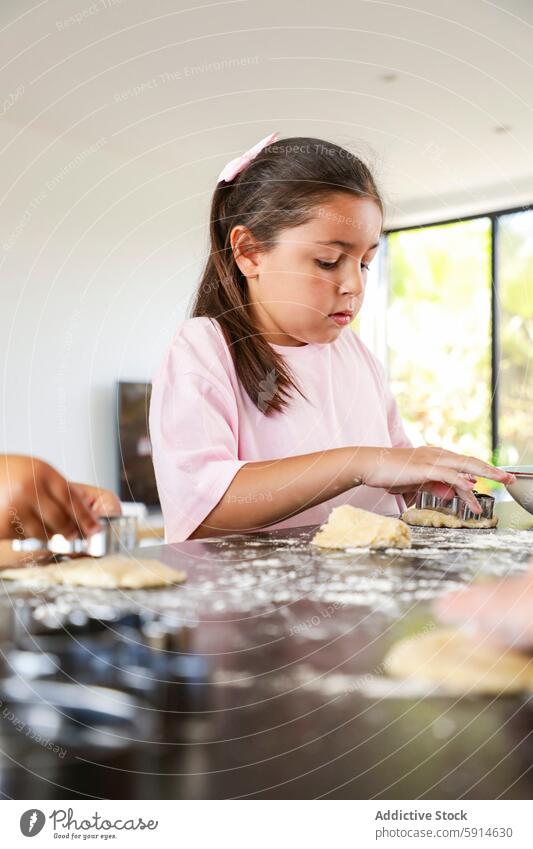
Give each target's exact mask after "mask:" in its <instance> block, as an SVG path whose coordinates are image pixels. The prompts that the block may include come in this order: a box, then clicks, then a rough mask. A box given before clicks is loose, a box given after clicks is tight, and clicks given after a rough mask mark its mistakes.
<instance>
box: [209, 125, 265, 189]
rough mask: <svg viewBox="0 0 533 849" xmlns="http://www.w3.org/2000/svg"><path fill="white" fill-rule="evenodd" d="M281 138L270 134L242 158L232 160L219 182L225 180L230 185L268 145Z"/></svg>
mask: <svg viewBox="0 0 533 849" xmlns="http://www.w3.org/2000/svg"><path fill="white" fill-rule="evenodd" d="M278 138H279V133H270V135H269V136H267V137H266V138H265V139H262V140H261V141H260V142H257V144H254V146H253V147H251V148H250V150H247V151H246V152H245V153H243V154H242V155H241V156H237V158H236V159H232V160H231V162H228V164H227V165H225V166H224V168H223V169H222V171H221V172H220V174H219V176H218V180H217V182H218V183H220V182H222V180H224V182H225V183H230V182H231V180H233V178H234V177H236V176H237V174H240V173H241V171H244V169H245V168H247V167H248V165H249V164H250V162H251V161H252V159H255V157H256V156H257V155H258V154H259V153H261V151H262V150H263V148H265V147H266V146H267V145H269V144H272V142H274V141H276V139H278Z"/></svg>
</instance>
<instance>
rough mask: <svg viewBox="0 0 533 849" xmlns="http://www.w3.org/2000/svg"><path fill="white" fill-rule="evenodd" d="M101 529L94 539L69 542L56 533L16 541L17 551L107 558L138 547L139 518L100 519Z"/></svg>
mask: <svg viewBox="0 0 533 849" xmlns="http://www.w3.org/2000/svg"><path fill="white" fill-rule="evenodd" d="M100 527H101V530H99V531H97V532H96V533H95V534H92V535H91V536H90V537H87V538H86V539H84V538H81V537H80V538H76V539H72V540H70V539H67V538H66V537H64V536H62V535H61V534H54V535H53V536H52V537H50V539H48V540H45V539H33V538H31V539H15V540H13V542H12V544H11V547H12V549H13V551H22V552H27V553H31V552H34V553H36V552H47V551H48V552H49V553H50V554H54V555H66V556H67V557H71V556H76V555H85V556H88V557H104V555H106V554H120V553H121V552H124V551H125V550H126V551H130V550H131V549H132V548H135V545H136V543H137V519H136V517H135V516H109V517H104V518H101V519H100Z"/></svg>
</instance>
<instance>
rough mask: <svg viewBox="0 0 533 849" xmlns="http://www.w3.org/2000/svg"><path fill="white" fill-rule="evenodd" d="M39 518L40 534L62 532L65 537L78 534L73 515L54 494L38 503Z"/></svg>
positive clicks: (37, 513) (51, 534)
mask: <svg viewBox="0 0 533 849" xmlns="http://www.w3.org/2000/svg"><path fill="white" fill-rule="evenodd" d="M36 515H37V519H38V520H39V521H40V524H41V531H40V534H39V536H41V537H42V536H43V532H44V535H45V536H47V537H51V536H53V535H54V534H62V535H63V536H65V537H70V536H77V535H78V528H77V526H76V524H75V523H74V521H73V520H72V517H71V516H69V514H68V513H67V511H66V510H65V509H64V508H63V506H62V505H61V504H59V503H58V502H57V501H56V500H55V499H53V498H52V496H48V497H47V498H45V499H42V501H41V502H40V503H39V505H38V510H37V511H36Z"/></svg>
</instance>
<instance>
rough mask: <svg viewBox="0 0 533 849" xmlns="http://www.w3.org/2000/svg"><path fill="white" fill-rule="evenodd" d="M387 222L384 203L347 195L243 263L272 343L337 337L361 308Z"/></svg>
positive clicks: (262, 325) (330, 201) (324, 340)
mask: <svg viewBox="0 0 533 849" xmlns="http://www.w3.org/2000/svg"><path fill="white" fill-rule="evenodd" d="M382 224H383V221H382V215H381V211H380V208H379V206H378V204H377V203H376V201H374V200H372V199H370V198H358V197H354V196H353V195H350V194H348V193H344V192H339V193H336V194H333V195H331V197H330V198H329V199H328V201H327V202H325V203H323V204H322V205H321V206H318V207H316V208H315V211H314V214H313V217H312V219H310V220H309V221H307V222H306V223H305V224H302V225H300V226H299V227H291V228H290V229H287V230H283V231H282V232H281V233H280V234H279V236H278V239H277V241H276V244H275V245H274V247H272V248H271V249H270V250H268V251H267V252H263V253H257V254H255V255H254V257H253V259H250V258H245V259H244V260H243V265H242V266H241V271H243V273H244V274H245V276H246V278H247V280H248V291H249V297H250V302H251V304H252V306H251V309H252V312H253V315H254V318H255V320H256V323H257V324H258V326H259V327H260V329H261V332H263V333H264V336H265V338H266V339H267V341H268V342H272V343H275V344H277V345H303V344H306V343H308V342H315V343H327V342H333V341H334V340H335V339H336V338H337V336H338V335H339V333H341V332H342V330H343V328H344V327H346V326H347V325H348V324H349V323H350V322H351V321H352V320H353V318H355V316H356V315H357V313H358V312H359V310H360V309H361V305H362V303H363V298H364V293H365V283H366V276H367V269H368V265H369V264H370V262H371V261H372V259H373V257H374V256H375V254H376V251H377V248H378V242H379V238H380V235H381V228H382ZM239 265H241V263H240V262H239ZM343 313H344V316H343V315H342V314H343Z"/></svg>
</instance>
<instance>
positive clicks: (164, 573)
mask: <svg viewBox="0 0 533 849" xmlns="http://www.w3.org/2000/svg"><path fill="white" fill-rule="evenodd" d="M186 577H187V576H186V574H185V572H179V571H178V570H177V569H172V568H171V567H170V566H167V565H166V564H165V563H161V562H160V561H159V560H136V559H134V558H130V557H125V556H124V555H113V556H110V557H101V558H98V559H97V558H94V557H80V558H78V559H76V560H68V561H65V562H63V563H56V564H54V565H52V566H29V567H20V568H19V569H2V570H1V571H0V578H4V579H6V580H8V581H26V582H32V583H33V582H34V581H38V582H39V583H45V584H65V585H67V586H73V587H100V588H102V589H109V590H111V589H141V588H143V587H163V586H167V585H169V584H179V583H181V582H182V581H184V580H185V578H186Z"/></svg>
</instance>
